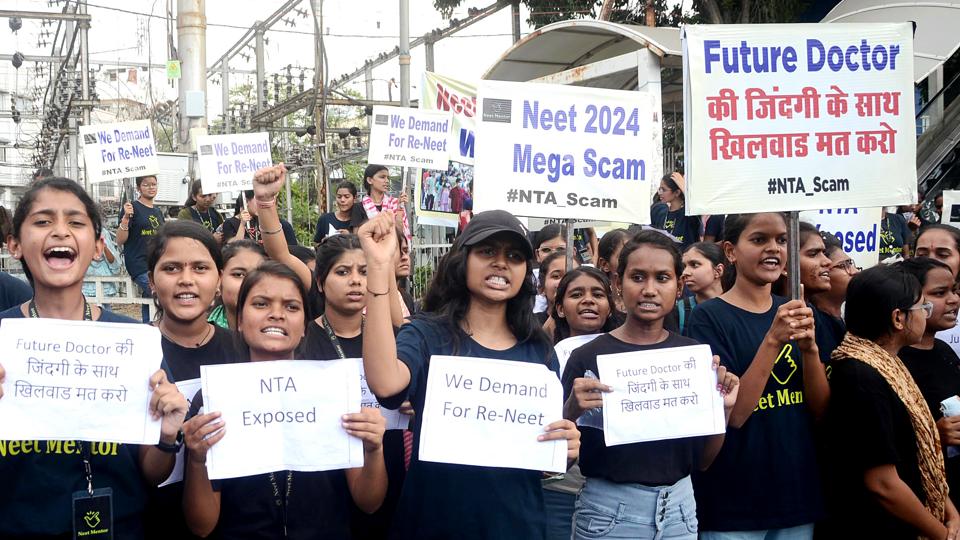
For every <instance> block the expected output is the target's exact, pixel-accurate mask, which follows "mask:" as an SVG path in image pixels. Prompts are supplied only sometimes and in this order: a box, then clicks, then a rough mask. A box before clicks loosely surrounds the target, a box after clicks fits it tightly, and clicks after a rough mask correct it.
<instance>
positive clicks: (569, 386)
mask: <svg viewBox="0 0 960 540" xmlns="http://www.w3.org/2000/svg"><path fill="white" fill-rule="evenodd" d="M688 345H697V342H696V341H694V340H692V339H689V338H685V337H682V336H679V335H677V334H674V333H670V335H669V337H667V339H666V340H664V341H663V342H661V343H657V344H654V345H634V344H631V343H626V342H624V341H620V340H619V339H617V338H615V337H613V336H611V335H610V334H603V335H601V336H600V337H598V338H597V339H595V340H593V341H591V342H590V343H588V344H586V345H584V346H582V347H580V348H579V349H577V350H575V351H573V354H571V355H570V359H569V360H567V365H566V368H564V370H563V399H564V400H566V399H567V398H569V397H570V394H571V392H572V391H573V380H574V379H576V378H578V377H583V375H584V373H586V371H587V370H588V369H589V370H590V371H592V372H594V373H595V374H598V375H600V376H602V374H601V373H600V370H599V369H597V356H598V355H601V354H617V353H626V352H634V351H649V350H653V349H667V348H672V347H684V346H688ZM704 441H705V437H693V438H686V439H671V440H664V441H650V442H643V443H633V444H623V445H617V446H607V444H606V442H605V440H604V436H603V430H602V429H596V428H592V427H585V426H581V427H580V472H582V473H583V475H584V476H586V477H587V478H603V479H606V480H609V481H611V482H617V483H621V484H622V483H634V484H644V485H647V486H669V485H673V484H675V483H676V482H677V481H679V480H680V479H682V478H685V477H686V476H688V475H690V473H691V472H693V470H694V469H695V468H696V467H697V463H698V462H699V459H700V455H701V454H702V451H703V443H704Z"/></svg>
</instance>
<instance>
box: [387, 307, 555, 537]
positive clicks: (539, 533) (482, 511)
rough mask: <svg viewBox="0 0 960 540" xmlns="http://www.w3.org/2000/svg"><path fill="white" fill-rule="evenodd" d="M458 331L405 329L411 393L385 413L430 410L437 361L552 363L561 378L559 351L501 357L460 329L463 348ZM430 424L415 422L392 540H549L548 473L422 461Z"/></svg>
mask: <svg viewBox="0 0 960 540" xmlns="http://www.w3.org/2000/svg"><path fill="white" fill-rule="evenodd" d="M452 332H453V330H452V329H451V328H449V327H448V326H447V325H443V324H440V323H438V322H435V321H433V320H429V319H425V318H418V319H414V320H413V321H411V322H409V323H407V324H405V325H404V326H403V328H401V329H400V333H399V334H398V335H397V357H398V358H399V359H400V360H401V361H402V362H403V363H405V364H406V365H407V367H409V368H410V386H409V387H408V388H407V389H406V390H405V391H404V392H401V393H400V394H398V395H396V396H393V397H390V398H387V399H381V400H380V402H381V403H382V404H383V405H384V406H386V407H389V408H394V407H397V406H399V405H400V403H401V402H402V401H403V400H404V399H409V400H410V402H411V403H412V404H413V408H414V410H416V411H418V412H420V411H423V405H424V401H425V398H426V392H427V374H428V371H429V369H430V358H431V356H433V355H456V356H474V357H480V358H495V359H501V360H513V361H517V362H530V363H534V364H543V363H546V365H547V367H549V368H550V369H551V370H553V371H554V372H556V371H557V370H558V369H559V364H558V363H557V356H556V353H554V352H553V347H544V346H541V345H540V344H539V343H535V342H533V341H524V342H521V343H517V344H516V345H514V346H513V347H511V348H509V349H506V350H503V351H496V350H492V349H488V348H486V347H484V346H482V345H480V344H479V343H477V342H476V341H474V340H473V339H472V338H470V337H469V336H467V335H466V334H465V333H464V332H462V331H460V330H456V332H457V336H456V338H457V340H458V341H459V343H458V345H457V346H456V347H455V345H454V341H453V334H452ZM547 359H549V361H548V362H545V361H546V360H547ZM422 419H423V417H422V415H421V414H417V415H416V416H414V417H413V429H412V431H413V432H414V442H413V457H412V459H411V461H410V470H408V471H407V479H406V481H405V482H404V485H403V493H402V494H401V496H400V504H399V506H398V507H397V514H396V518H395V520H394V524H393V528H392V531H391V537H393V538H416V539H418V540H433V539H437V540H440V539H448V538H458V539H500V538H523V539H525V540H544V539H545V538H546V516H545V513H544V506H543V489H542V488H541V486H540V478H541V473H540V472H537V471H528V470H521V469H508V468H503V467H472V466H467V465H451V464H447V463H434V462H429V461H420V460H419V459H418V454H419V448H420V438H419V433H420V423H421V421H422Z"/></svg>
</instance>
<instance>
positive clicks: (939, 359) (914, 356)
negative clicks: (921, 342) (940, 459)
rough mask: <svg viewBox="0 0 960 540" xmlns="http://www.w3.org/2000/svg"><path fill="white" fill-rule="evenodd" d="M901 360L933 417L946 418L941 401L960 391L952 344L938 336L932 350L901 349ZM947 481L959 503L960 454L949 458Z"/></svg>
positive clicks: (959, 373) (959, 359) (959, 370)
mask: <svg viewBox="0 0 960 540" xmlns="http://www.w3.org/2000/svg"><path fill="white" fill-rule="evenodd" d="M899 357H900V360H902V361H903V365H905V366H907V369H908V370H910V375H912V376H913V380H914V381H916V383H917V386H918V387H919V388H920V392H921V393H922V394H923V399H924V400H925V401H926V402H927V406H928V407H930V413H931V414H932V415H933V419H934V420H940V419H941V418H943V412H941V411H940V402H941V401H943V400H945V399H947V398H949V397H952V396H956V395H958V394H960V357H957V353H956V352H954V350H953V348H952V347H950V345H947V344H946V343H944V342H943V341H940V340H939V339H935V340H934V341H933V349H930V350H926V351H925V350H923V349H917V348H914V347H904V348H903V349H900V354H899ZM944 459H945V460H946V466H947V483H948V484H949V485H950V498H951V499H953V502H954V504H956V503H957V502H960V456H954V457H946V455H944Z"/></svg>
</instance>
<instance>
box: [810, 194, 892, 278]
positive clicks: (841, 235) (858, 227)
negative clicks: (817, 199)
mask: <svg viewBox="0 0 960 540" xmlns="http://www.w3.org/2000/svg"><path fill="white" fill-rule="evenodd" d="M881 210H882V209H881V208H827V209H825V210H809V211H806V212H800V219H801V220H803V221H806V222H808V223H811V224H813V225H814V226H815V227H816V228H817V230H819V231H820V232H827V233H830V234H832V235H834V236H836V237H837V240H839V241H840V245H841V247H842V248H843V252H844V253H846V254H847V255H849V256H850V258H851V259H853V261H854V264H855V265H856V266H857V267H858V268H870V267H871V266H873V265H875V264H877V263H878V262H879V261H880V244H881V242H880V238H881V234H882V233H881V227H880V213H881Z"/></svg>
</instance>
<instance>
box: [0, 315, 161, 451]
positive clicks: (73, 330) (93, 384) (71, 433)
mask: <svg viewBox="0 0 960 540" xmlns="http://www.w3.org/2000/svg"><path fill="white" fill-rule="evenodd" d="M0 350H2V351H4V353H3V367H4V369H6V371H7V376H6V380H5V381H4V382H3V390H4V396H3V399H0V433H2V434H3V438H4V439H9V440H27V439H33V440H53V439H63V440H80V441H107V442H117V443H129V444H150V445H152V444H157V442H159V441H160V421H159V420H154V419H153V418H152V417H151V415H150V411H149V406H150V396H151V395H152V393H153V392H152V391H151V390H150V385H149V381H150V377H151V376H152V375H153V374H154V373H155V372H156V371H157V370H158V369H160V362H161V359H162V356H163V353H162V352H161V349H160V331H159V330H157V329H156V328H155V327H153V326H147V325H140V324H120V323H100V322H90V321H62V320H58V319H4V320H3V321H2V322H0Z"/></svg>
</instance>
